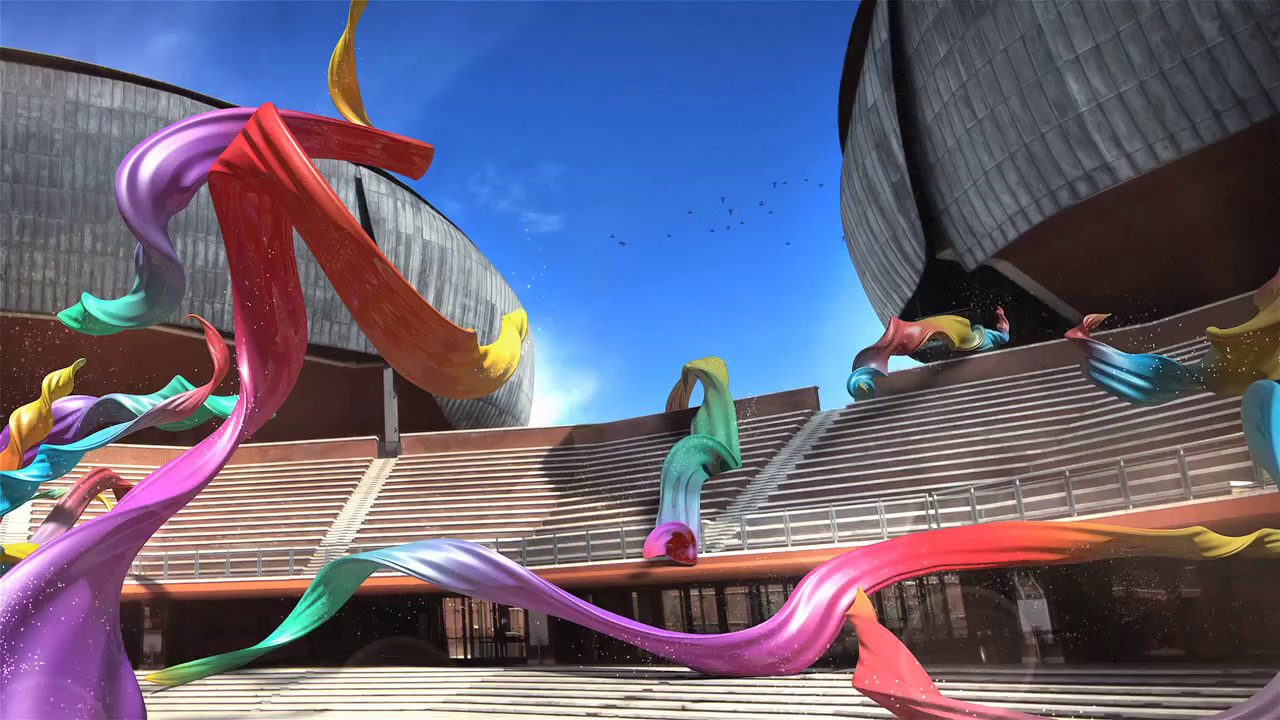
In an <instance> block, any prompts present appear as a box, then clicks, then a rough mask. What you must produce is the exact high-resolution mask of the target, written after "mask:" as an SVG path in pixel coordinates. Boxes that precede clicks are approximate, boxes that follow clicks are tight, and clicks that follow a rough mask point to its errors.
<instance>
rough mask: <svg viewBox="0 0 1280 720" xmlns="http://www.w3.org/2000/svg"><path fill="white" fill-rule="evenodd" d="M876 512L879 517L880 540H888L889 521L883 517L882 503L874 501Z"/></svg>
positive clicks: (881, 501)
mask: <svg viewBox="0 0 1280 720" xmlns="http://www.w3.org/2000/svg"><path fill="white" fill-rule="evenodd" d="M876 512H877V513H879V515H880V539H881V540H888V539H889V520H888V518H886V517H885V516H884V501H883V500H876Z"/></svg>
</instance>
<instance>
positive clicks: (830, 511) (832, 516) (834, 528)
mask: <svg viewBox="0 0 1280 720" xmlns="http://www.w3.org/2000/svg"><path fill="white" fill-rule="evenodd" d="M827 522H829V523H831V542H832V544H835V543H838V542H840V526H839V525H838V524H837V523H836V506H835V505H828V506H827Z"/></svg>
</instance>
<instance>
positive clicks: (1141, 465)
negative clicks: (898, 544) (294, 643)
mask: <svg viewBox="0 0 1280 720" xmlns="http://www.w3.org/2000/svg"><path fill="white" fill-rule="evenodd" d="M1220 443H1221V439H1217V440H1215V441H1207V442H1203V443H1196V444H1192V445H1187V446H1184V447H1179V448H1175V449H1173V450H1168V449H1164V450H1156V451H1149V452H1144V453H1138V454H1134V455H1130V456H1126V457H1123V458H1120V459H1115V460H1106V461H1098V462H1092V463H1082V464H1078V465H1074V466H1069V467H1066V468H1063V469H1057V470H1045V471H1037V472H1031V473H1028V474H1026V475H1023V476H1020V477H1016V478H1014V479H1013V480H997V481H992V482H988V483H981V484H976V485H968V486H965V487H961V488H946V489H942V490H939V491H935V492H926V493H912V494H905V495H895V496H893V497H891V498H886V499H878V500H868V501H864V502H856V503H847V504H834V505H827V506H824V507H816V508H800V509H794V510H791V509H787V510H775V511H769V510H764V511H760V512H755V513H748V514H744V515H742V516H740V517H739V518H737V519H736V521H734V522H730V523H724V522H714V521H713V522H707V521H704V522H703V528H702V530H703V537H704V542H705V543H706V544H707V545H708V547H706V548H704V550H703V553H704V554H714V553H717V552H733V551H743V550H758V549H776V548H779V547H795V546H813V545H826V544H845V543H858V542H876V541H880V540H887V539H889V538H892V537H898V536H901V535H906V534H909V533H914V532H920V531H923V530H931V529H936V528H944V527H955V526H959V525H970V524H975V523H986V522H998V521H1002V520H1054V519H1061V518H1068V517H1078V516H1082V515H1093V514H1098V513H1106V512H1114V511H1122V510H1128V509H1134V508H1139V507H1147V506H1152V505H1160V504H1164V503H1170V502H1179V501H1185V500H1195V499H1203V498H1209V497H1222V496H1225V495H1230V494H1233V493H1237V492H1245V491H1248V490H1250V489H1253V490H1257V489H1265V488H1266V487H1267V486H1268V482H1267V480H1266V478H1265V476H1264V475H1263V473H1262V471H1261V470H1259V469H1258V468H1257V466H1255V465H1254V464H1253V463H1252V461H1251V460H1250V457H1249V452H1248V450H1247V449H1246V448H1245V447H1244V446H1243V444H1242V445H1240V446H1239V447H1230V448H1217V449H1213V450H1202V449H1201V448H1202V447H1203V446H1205V445H1212V444H1220ZM712 528H714V530H715V533H714V534H713V535H712V536H711V537H710V538H709V535H711V534H709V533H708V530H710V529H712ZM650 530H652V526H650V525H643V526H623V527H611V528H610V527H605V528H593V529H587V530H579V531H574V532H568V533H555V534H550V535H534V536H526V537H506V538H494V539H490V540H476V541H474V542H477V543H479V544H481V545H484V546H486V547H488V548H489V549H491V550H495V551H497V552H499V553H501V554H503V555H505V556H506V557H508V558H510V559H511V560H514V561H516V562H518V563H520V564H522V565H525V566H527V567H548V566H555V565H563V564H573V563H584V562H599V561H608V560H638V559H640V558H641V557H642V553H641V550H642V548H643V546H644V539H645V537H646V536H647V535H648V533H649V531H650ZM708 538H709V539H708ZM372 549H375V548H374V547H367V548H361V547H359V546H356V547H352V548H350V549H349V550H346V551H330V550H328V549H326V550H324V551H318V550H317V549H316V548H315V547H306V548H301V547H256V548H216V549H209V550H163V551H148V550H147V549H144V550H143V554H142V555H140V556H139V558H138V560H137V561H135V562H134V565H133V573H132V574H133V575H134V576H135V580H137V581H140V582H146V581H147V580H152V581H155V580H174V579H182V580H206V579H208V580H213V579H228V578H246V577H296V576H298V575H301V574H305V568H306V566H307V564H308V563H309V561H310V560H311V559H312V558H313V556H315V555H316V553H317V552H321V556H320V559H322V560H323V561H324V562H328V561H330V560H333V559H337V558H338V557H342V556H344V555H348V554H351V553H355V552H360V551H361V550H372Z"/></svg>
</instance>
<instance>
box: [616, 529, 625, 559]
mask: <svg viewBox="0 0 1280 720" xmlns="http://www.w3.org/2000/svg"><path fill="white" fill-rule="evenodd" d="M618 554H619V555H621V556H622V559H623V560H626V559H627V528H626V527H623V526H618Z"/></svg>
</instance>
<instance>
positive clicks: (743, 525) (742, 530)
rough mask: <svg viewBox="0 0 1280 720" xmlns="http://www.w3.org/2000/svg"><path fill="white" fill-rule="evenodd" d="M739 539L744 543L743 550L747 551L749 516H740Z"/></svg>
mask: <svg viewBox="0 0 1280 720" xmlns="http://www.w3.org/2000/svg"><path fill="white" fill-rule="evenodd" d="M738 539H740V540H741V541H742V549H743V550H746V549H747V516H746V515H739V516H738Z"/></svg>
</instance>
